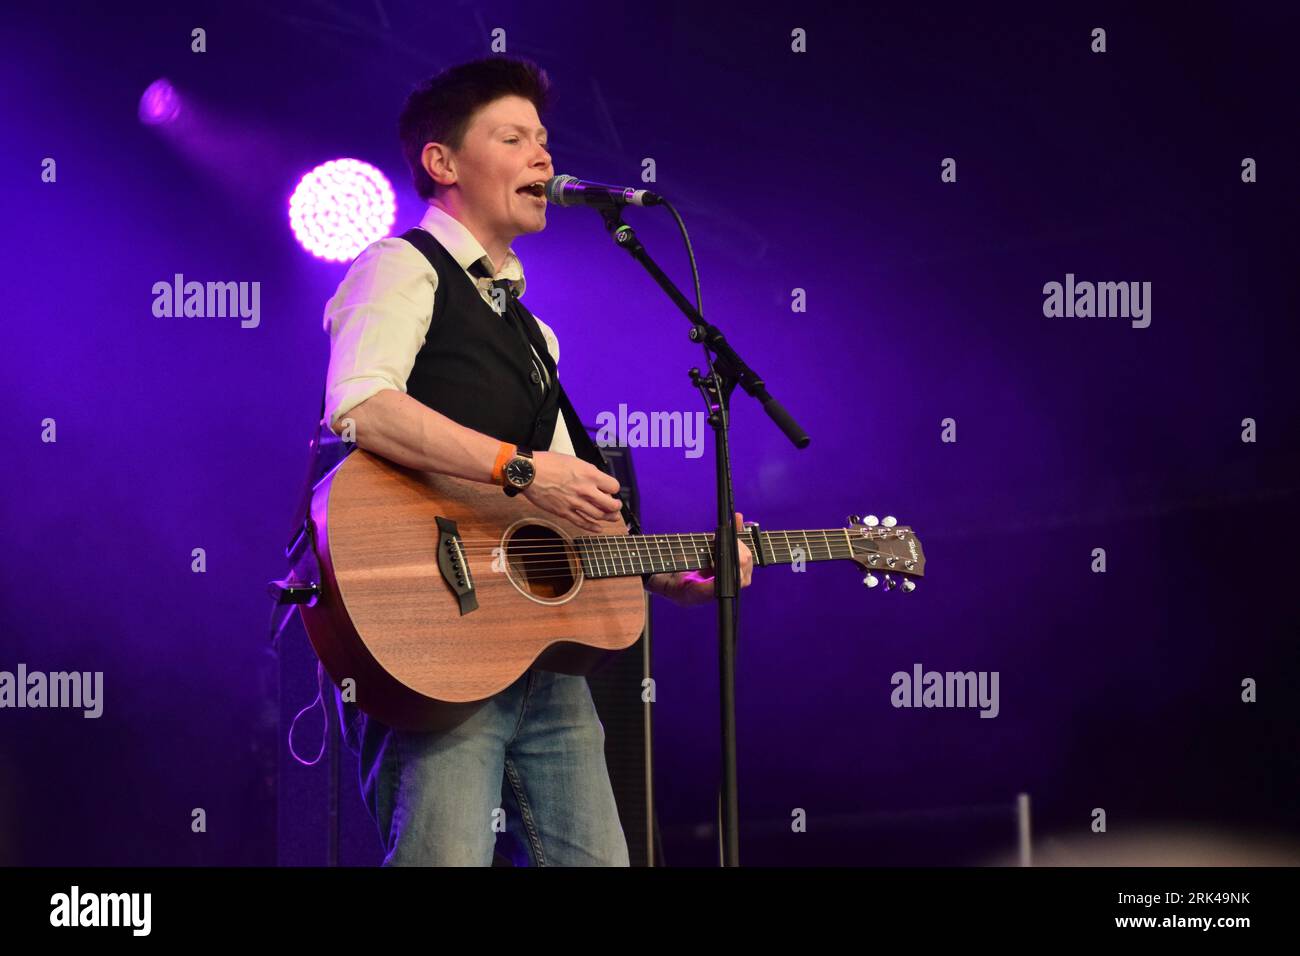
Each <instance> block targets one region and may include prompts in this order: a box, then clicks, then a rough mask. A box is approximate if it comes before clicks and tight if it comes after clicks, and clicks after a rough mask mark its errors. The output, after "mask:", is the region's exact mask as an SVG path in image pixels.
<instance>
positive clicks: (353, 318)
mask: <svg viewBox="0 0 1300 956" xmlns="http://www.w3.org/2000/svg"><path fill="white" fill-rule="evenodd" d="M420 228H421V229H423V230H425V231H426V232H428V233H429V234H430V235H432V236H433V238H435V239H437V240H438V242H440V243H441V244H442V246H443V248H444V249H446V250H447V252H448V253H449V254H450V255H451V257H452V258H453V259H455V260H456V264H457V265H459V266H460V267H461V268H462V269H464V270H465V274H466V275H467V276H469V279H470V281H471V282H473V283H475V285H476V286H477V287H478V290H479V293H480V294H481V295H482V296H483V301H485V302H486V303H487V304H488V305H489V306H490V305H492V297H491V293H490V291H489V290H490V288H491V281H492V280H490V279H487V278H482V279H479V278H475V277H474V276H472V275H470V273H469V267H470V266H472V265H473V264H474V263H475V262H478V261H479V260H482V261H483V265H484V266H485V267H486V268H487V270H488V271H489V272H491V271H492V260H491V259H490V258H488V255H487V252H485V251H484V249H483V246H482V245H481V244H480V243H479V241H478V240H477V239H475V238H474V235H473V233H471V232H470V231H469V230H468V229H467V228H465V226H464V225H463V224H462V223H461V222H460V221H459V220H457V219H456V218H454V217H453V216H451V215H449V214H448V213H446V212H444V211H443V210H441V209H439V208H438V207H437V206H434V205H430V206H429V210H428V212H426V213H425V214H424V218H423V219H422V220H420ZM492 279H509V280H510V282H511V285H512V287H513V288H514V290H515V291H516V293H517V294H518V295H520V296H522V295H523V294H524V286H525V283H524V270H523V265H522V264H521V263H520V262H519V258H518V257H517V256H516V255H515V252H514V249H513V248H512V249H510V250H509V252H508V254H507V255H506V261H505V264H504V265H503V266H502V267H501V270H500V271H499V272H497V273H496V274H495V275H493V276H492ZM437 288H438V273H437V271H436V270H435V269H434V268H433V265H432V263H430V262H429V260H428V259H426V258H425V257H424V254H423V253H422V252H420V250H418V249H416V248H415V246H413V245H411V244H410V243H409V242H407V241H406V240H405V239H399V238H397V237H390V238H387V239H380V240H379V241H378V242H373V243H371V244H370V245H368V246H367V247H366V248H365V249H364V250H362V252H361V255H359V256H357V258H356V260H355V261H354V262H353V263H352V265H351V266H349V267H348V271H347V274H346V275H345V276H344V277H343V281H342V282H340V283H339V287H338V291H337V292H335V293H334V295H333V297H332V298H331V299H330V300H329V302H327V303H326V304H325V323H324V324H325V331H326V332H327V333H328V334H329V337H330V362H329V371H328V372H327V373H326V377H325V420H326V421H327V422H329V425H330V429H331V430H332V431H334V433H335V434H338V431H339V430H338V429H337V428H335V427H334V426H335V424H336V423H337V422H338V421H339V419H340V417H341V416H343V415H345V414H346V413H347V412H348V411H349V410H351V409H352V408H354V407H356V406H357V405H360V404H361V403H362V402H364V401H365V400H366V399H368V398H370V397H371V396H372V395H374V394H376V393H377V392H382V391H383V390H384V389H386V388H395V389H397V390H399V391H401V392H405V391H406V380H407V379H408V378H409V377H410V375H411V369H412V368H414V367H415V356H416V354H417V353H418V352H419V351H420V349H421V347H422V346H423V345H424V339H425V336H426V335H427V334H428V331H429V322H430V321H431V320H432V318H433V298H434V291H435V290H436V289H437ZM534 318H536V316H534ZM502 321H504V319H503V320H502ZM537 325H538V326H539V327H540V328H541V330H542V335H543V336H544V337H545V338H546V348H547V351H549V352H550V353H551V358H552V360H553V361H555V362H556V363H557V364H558V363H559V361H560V342H559V340H558V339H557V338H556V337H555V333H554V332H553V331H552V330H551V327H550V326H549V325H547V324H546V323H545V322H543V321H542V320H541V319H537ZM535 354H536V351H535V350H534V355H535ZM538 365H539V366H542V367H543V374H545V366H544V363H542V362H541V361H540V360H539V361H538ZM537 387H538V388H539V389H541V388H542V387H543V385H542V384H541V383H539V384H538V386H537ZM490 437H492V438H499V436H497V435H492V436H490ZM535 450H538V451H556V452H561V453H563V454H566V455H572V454H573V453H574V451H573V441H572V439H571V438H570V437H569V430H568V427H567V426H566V425H565V422H564V416H563V415H559V416H558V417H557V418H556V422H555V434H554V436H553V437H552V438H551V447H550V448H548V449H535Z"/></svg>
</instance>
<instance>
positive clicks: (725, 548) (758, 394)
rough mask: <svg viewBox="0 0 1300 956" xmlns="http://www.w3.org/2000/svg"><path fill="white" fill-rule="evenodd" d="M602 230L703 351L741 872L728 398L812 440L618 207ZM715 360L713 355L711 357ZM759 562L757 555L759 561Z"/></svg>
mask: <svg viewBox="0 0 1300 956" xmlns="http://www.w3.org/2000/svg"><path fill="white" fill-rule="evenodd" d="M597 208H599V211H600V214H601V217H602V218H603V219H604V220H605V228H606V229H608V230H609V232H610V235H611V236H612V237H613V239H614V242H615V243H616V244H617V245H618V246H620V247H621V248H623V249H626V250H627V252H628V253H629V254H630V255H631V256H632V258H634V259H636V261H637V262H639V263H641V265H642V266H644V267H645V270H646V271H647V272H649V273H650V275H651V277H652V278H653V279H654V280H655V282H657V283H658V284H659V287H660V288H661V289H663V290H664V292H665V293H667V295H668V298H670V299H672V301H673V303H674V304H675V305H676V306H677V308H679V309H680V310H681V311H682V314H683V315H685V316H686V318H687V319H689V320H690V322H691V330H690V332H689V333H688V336H689V337H690V340H691V341H692V342H698V343H700V344H701V345H703V346H704V348H705V349H706V353H705V357H706V361H707V364H708V366H709V373H708V374H707V375H704V374H702V373H701V372H700V370H699V369H698V368H692V369H691V370H690V378H691V384H692V385H694V386H695V388H696V389H697V390H698V391H699V392H700V395H701V396H702V397H703V399H704V403H705V405H706V406H707V408H708V410H709V418H708V422H709V425H710V426H711V427H712V428H713V433H714V450H715V455H714V462H715V468H716V472H717V496H718V533H717V536H716V538H715V541H716V551H715V554H714V560H713V568H714V578H713V581H714V584H713V587H714V597H715V598H716V600H717V602H718V677H719V681H720V685H721V688H720V689H721V693H720V695H719V696H720V700H721V717H722V793H721V800H720V803H721V807H720V815H721V822H720V836H721V838H722V865H723V866H739V865H740V820H739V809H738V808H739V795H738V791H737V783H736V611H737V603H738V601H739V596H740V586H739V585H740V545H739V537H738V536H737V531H736V520H735V513H736V507H735V497H734V492H733V489H732V484H731V448H730V444H729V442H728V428H729V426H730V421H729V419H730V402H731V394H732V392H733V391H735V388H736V386H737V385H739V386H740V387H741V388H742V389H744V390H745V391H746V392H748V393H749V394H750V395H751V396H752V397H753V398H755V399H756V400H758V402H759V403H760V404H761V405H762V406H763V410H764V411H765V412H767V414H768V416H769V417H770V418H771V419H772V420H773V421H774V422H776V424H777V426H778V427H779V428H780V429H781V431H783V432H784V433H785V435H786V437H787V438H789V439H790V441H791V442H792V443H793V444H794V445H795V447H796V448H806V447H807V446H808V442H809V438H808V435H807V434H806V433H805V432H804V430H803V429H802V428H800V427H799V425H798V424H797V423H796V422H795V420H794V419H793V418H792V417H791V416H790V413H789V412H787V411H786V410H785V409H784V408H783V407H782V406H781V404H780V403H779V402H777V401H776V399H774V398H773V397H772V396H771V395H770V394H768V391H767V389H766V388H765V387H764V384H763V380H762V378H760V377H759V375H758V373H757V372H755V371H754V370H753V369H752V368H750V367H749V365H748V364H746V362H745V360H744V359H742V358H741V357H740V356H739V355H738V354H737V353H736V351H735V349H733V348H732V347H731V345H730V344H729V343H728V342H727V340H726V339H725V338H723V335H722V333H721V332H720V331H718V329H717V328H716V327H714V326H713V325H710V324H709V323H708V322H705V321H704V318H703V316H701V315H700V313H699V312H697V311H696V309H695V307H694V306H693V305H691V303H690V301H689V300H688V299H687V298H686V297H685V296H684V295H682V293H681V290H680V289H678V288H677V286H675V285H674V284H673V281H672V280H671V279H669V278H668V276H666V275H665V274H664V272H663V270H662V269H660V268H659V266H658V265H657V264H656V263H655V261H654V260H653V259H651V258H650V255H649V253H647V252H646V250H645V247H644V246H642V245H641V241H640V240H639V239H637V237H636V233H635V232H633V231H632V227H631V226H629V225H628V224H627V223H625V222H623V219H622V211H621V209H620V208H619V207H618V206H617V205H613V204H611V205H608V206H600V207H597ZM710 353H711V355H710ZM759 558H760V556H759V555H757V554H756V555H755V559H754V560H755V561H756V562H757V561H758V560H759Z"/></svg>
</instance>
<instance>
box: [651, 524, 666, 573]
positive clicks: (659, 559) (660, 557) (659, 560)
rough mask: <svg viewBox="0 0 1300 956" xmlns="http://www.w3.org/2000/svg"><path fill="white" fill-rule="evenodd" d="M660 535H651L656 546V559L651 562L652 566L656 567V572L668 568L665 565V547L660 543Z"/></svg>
mask: <svg viewBox="0 0 1300 956" xmlns="http://www.w3.org/2000/svg"><path fill="white" fill-rule="evenodd" d="M659 537H660V536H659V535H657V534H656V535H652V536H651V543H652V544H653V545H654V546H655V553H654V559H653V562H652V563H651V567H653V568H654V570H655V573H656V574H660V573H662V572H663V571H664V570H666V569H665V568H664V566H663V563H664V549H663V545H661V544H660V543H659Z"/></svg>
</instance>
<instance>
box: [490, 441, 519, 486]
mask: <svg viewBox="0 0 1300 956" xmlns="http://www.w3.org/2000/svg"><path fill="white" fill-rule="evenodd" d="M514 457H515V446H514V445H512V444H510V443H509V442H504V441H503V442H502V443H501V450H500V451H498V452H497V460H496V462H495V463H493V465H492V483H493V484H497V485H503V484H505V480H506V478H505V467H506V462H508V461H509V460H510V459H511V458H514Z"/></svg>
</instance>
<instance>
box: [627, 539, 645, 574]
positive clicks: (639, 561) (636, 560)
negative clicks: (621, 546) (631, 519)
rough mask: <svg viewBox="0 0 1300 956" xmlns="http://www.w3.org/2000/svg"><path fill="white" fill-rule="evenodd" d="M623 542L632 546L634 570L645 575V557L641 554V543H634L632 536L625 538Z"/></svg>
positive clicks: (631, 555)
mask: <svg viewBox="0 0 1300 956" xmlns="http://www.w3.org/2000/svg"><path fill="white" fill-rule="evenodd" d="M623 540H624V541H627V542H628V543H630V544H631V545H632V551H631V554H630V557H631V560H632V570H633V571H634V572H636V573H637V574H645V555H644V554H642V553H641V542H640V541H632V539H631V536H625V537H624V538H623ZM638 565H640V567H638Z"/></svg>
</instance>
